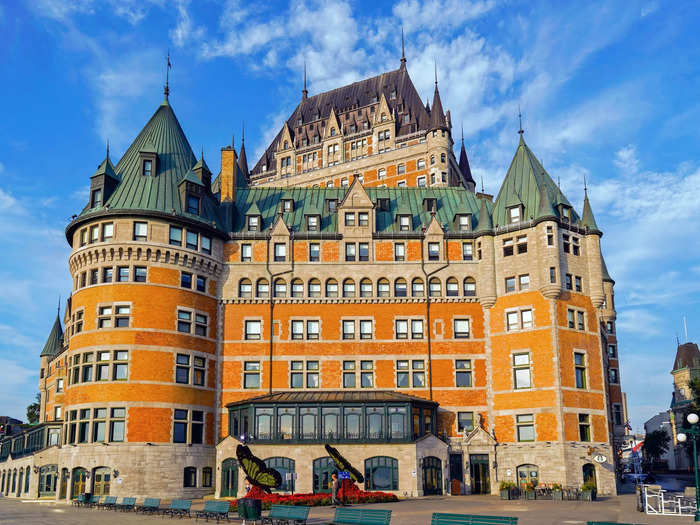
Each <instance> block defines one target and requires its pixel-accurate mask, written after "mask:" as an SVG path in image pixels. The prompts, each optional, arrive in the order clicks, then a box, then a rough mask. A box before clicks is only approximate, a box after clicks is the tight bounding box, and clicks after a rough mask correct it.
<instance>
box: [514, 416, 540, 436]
mask: <svg viewBox="0 0 700 525" xmlns="http://www.w3.org/2000/svg"><path fill="white" fill-rule="evenodd" d="M515 424H516V425H517V427H518V441H535V417H534V416H533V415H532V414H519V415H517V416H515Z"/></svg>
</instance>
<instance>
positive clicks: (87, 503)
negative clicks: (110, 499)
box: [83, 496, 100, 508]
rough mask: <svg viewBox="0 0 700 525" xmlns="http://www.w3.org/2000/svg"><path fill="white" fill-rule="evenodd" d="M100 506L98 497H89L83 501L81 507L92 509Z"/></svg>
mask: <svg viewBox="0 0 700 525" xmlns="http://www.w3.org/2000/svg"><path fill="white" fill-rule="evenodd" d="M99 504H100V496H90V497H89V498H85V499H84V500H83V507H88V508H93V507H96V506H97V505H99Z"/></svg>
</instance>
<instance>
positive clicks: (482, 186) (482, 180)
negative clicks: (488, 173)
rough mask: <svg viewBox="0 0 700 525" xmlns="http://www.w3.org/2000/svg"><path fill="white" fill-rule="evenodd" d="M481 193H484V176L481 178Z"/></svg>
mask: <svg viewBox="0 0 700 525" xmlns="http://www.w3.org/2000/svg"><path fill="white" fill-rule="evenodd" d="M481 193H484V176H483V175H482V176H481Z"/></svg>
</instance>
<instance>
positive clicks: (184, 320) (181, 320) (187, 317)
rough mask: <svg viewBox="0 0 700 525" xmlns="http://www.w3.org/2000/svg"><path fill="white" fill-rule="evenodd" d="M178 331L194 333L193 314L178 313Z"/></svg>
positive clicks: (184, 311)
mask: <svg viewBox="0 0 700 525" xmlns="http://www.w3.org/2000/svg"><path fill="white" fill-rule="evenodd" d="M177 331H178V332H183V333H185V334H189V333H190V332H191V331H192V312H188V311H187V310H178V311H177Z"/></svg>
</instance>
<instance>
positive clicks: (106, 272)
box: [102, 268, 114, 283]
mask: <svg viewBox="0 0 700 525" xmlns="http://www.w3.org/2000/svg"><path fill="white" fill-rule="evenodd" d="M113 273H114V269H113V268H103V269H102V282H103V283H111V282H112V274H113Z"/></svg>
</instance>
